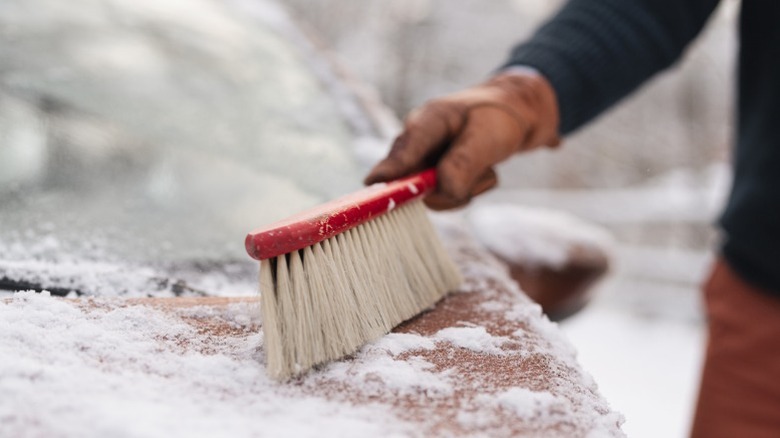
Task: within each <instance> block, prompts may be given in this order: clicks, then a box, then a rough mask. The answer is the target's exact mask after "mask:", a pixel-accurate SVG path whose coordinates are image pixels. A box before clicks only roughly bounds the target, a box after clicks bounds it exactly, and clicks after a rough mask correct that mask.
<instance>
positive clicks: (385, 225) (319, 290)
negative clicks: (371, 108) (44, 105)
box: [246, 169, 461, 380]
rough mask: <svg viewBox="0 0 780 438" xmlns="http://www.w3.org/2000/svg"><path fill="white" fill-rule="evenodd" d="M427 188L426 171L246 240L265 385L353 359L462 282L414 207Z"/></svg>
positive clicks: (419, 206)
mask: <svg viewBox="0 0 780 438" xmlns="http://www.w3.org/2000/svg"><path fill="white" fill-rule="evenodd" d="M435 187H436V172H435V170H433V169H430V170H426V171H423V172H421V173H419V174H416V175H413V176H410V177H406V178H403V179H399V180H396V181H392V182H389V183H380V184H374V185H372V186H370V187H367V188H365V189H363V190H361V191H358V192H356V193H353V194H351V195H347V196H345V197H342V198H339V199H336V200H334V201H331V202H329V203H326V204H324V205H321V206H319V207H316V208H314V209H312V210H309V211H305V212H303V213H300V214H297V215H295V216H292V217H290V218H288V219H286V220H282V221H280V222H276V223H274V224H271V225H269V226H267V227H264V228H260V229H257V230H254V231H252V232H251V233H249V235H247V237H246V249H247V252H248V253H249V255H250V256H251V257H252V258H255V259H257V260H260V294H261V303H262V309H263V335H264V344H265V354H266V367H267V370H268V373H269V374H270V375H271V376H272V377H273V378H275V379H277V380H284V379H287V378H289V377H291V376H294V375H297V374H300V373H303V372H305V371H307V370H309V369H310V368H312V367H313V366H315V365H317V364H320V363H323V362H327V361H331V360H335V359H339V358H342V357H344V356H346V355H349V354H352V353H354V352H355V351H356V350H357V349H358V348H360V347H361V346H362V345H363V344H365V343H366V342H369V341H372V340H374V339H377V338H378V337H380V336H382V335H384V334H386V333H388V332H389V331H390V330H391V329H392V328H393V327H395V326H396V325H398V324H400V323H401V322H403V321H405V320H407V319H409V318H411V317H412V316H415V315H416V314H418V313H420V312H421V311H423V310H425V309H426V308H428V307H430V306H431V305H433V304H434V303H435V302H436V301H438V300H439V299H440V298H441V297H442V296H444V294H445V293H446V292H447V291H449V290H452V289H454V288H456V287H457V286H458V285H459V284H460V282H461V277H460V274H459V272H458V269H457V268H456V266H455V264H454V263H453V262H452V261H451V260H450V258H449V257H448V255H447V253H446V252H445V251H444V248H443V247H442V245H441V242H440V241H439V239H438V236H437V234H436V231H435V230H434V228H433V225H432V224H431V222H430V220H429V219H428V217H427V215H426V212H425V207H424V205H423V203H422V198H423V197H424V196H425V195H426V194H427V193H429V192H430V191H432V190H433V189H434V188H435Z"/></svg>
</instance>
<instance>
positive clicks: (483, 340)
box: [435, 327, 510, 354]
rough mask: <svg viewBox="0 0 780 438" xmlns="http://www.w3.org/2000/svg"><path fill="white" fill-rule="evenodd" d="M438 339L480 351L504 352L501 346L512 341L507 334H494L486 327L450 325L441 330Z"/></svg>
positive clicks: (437, 334)
mask: <svg viewBox="0 0 780 438" xmlns="http://www.w3.org/2000/svg"><path fill="white" fill-rule="evenodd" d="M435 337H436V339H440V340H443V341H447V342H449V343H451V344H452V345H454V346H456V347H460V348H467V349H469V350H472V351H476V352H478V353H487V354H502V353H503V352H504V351H503V350H502V349H501V346H502V345H504V344H506V343H507V342H509V341H510V339H509V338H507V337H505V336H493V335H491V334H490V333H488V332H487V330H486V329H485V327H449V328H446V329H442V330H439V332H438V333H436V336H435Z"/></svg>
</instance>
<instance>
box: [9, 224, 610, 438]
mask: <svg viewBox="0 0 780 438" xmlns="http://www.w3.org/2000/svg"><path fill="white" fill-rule="evenodd" d="M445 222H446V221H445ZM451 225H452V224H449V225H448V224H446V223H445V224H444V225H443V228H442V232H443V233H445V234H446V235H448V238H447V239H446V242H447V244H448V245H450V248H449V249H450V251H451V253H452V254H453V256H454V257H455V260H456V262H457V263H458V264H459V265H460V266H462V267H464V268H466V267H467V269H464V271H467V272H468V275H467V277H466V282H465V284H464V285H463V287H462V289H461V290H460V291H459V293H454V294H450V295H449V296H448V297H447V298H445V299H444V300H443V301H442V302H440V303H439V304H438V305H437V306H436V307H435V308H433V309H431V310H429V311H428V312H426V313H424V314H423V315H422V316H420V317H419V318H416V319H415V320H412V321H410V322H408V323H406V324H404V325H403V326H402V327H400V328H399V329H398V330H397V331H396V332H394V333H391V334H389V335H387V336H384V337H382V338H380V339H378V340H377V341H374V342H371V343H369V344H367V345H366V346H364V347H363V348H362V349H361V350H360V351H358V352H357V353H356V354H355V355H353V356H352V357H349V358H346V359H345V360H342V361H336V362H333V363H330V364H327V365H325V366H322V367H320V368H319V369H316V370H314V371H313V372H311V373H309V374H307V375H306V376H304V377H302V378H300V379H296V380H293V381H291V382H288V383H277V382H274V381H271V380H270V379H269V378H268V377H267V376H266V374H265V369H264V366H263V361H264V352H263V348H262V342H263V336H262V332H261V331H260V324H261V323H262V321H261V320H260V317H259V315H260V312H259V311H258V310H259V309H258V308H257V305H256V303H254V302H251V301H243V302H240V303H233V304H229V305H227V306H225V307H223V308H219V307H214V306H210V307H209V306H199V307H189V308H188V307H181V308H173V309H167V310H165V309H164V308H162V307H150V306H148V305H141V304H140V302H139V301H128V300H122V299H118V298H116V297H101V298H93V299H79V300H63V299H60V298H55V297H51V296H49V295H48V294H47V293H43V294H36V293H33V292H19V293H17V294H15V295H14V296H13V297H12V298H10V299H7V300H4V301H0V358H3V360H2V361H0V393H2V394H3V397H2V398H0V419H2V420H1V421H0V435H1V436H54V437H58V436H63V437H70V436H79V437H87V438H88V437H99V436H124V437H156V436H160V437H162V436H165V437H179V436H187V437H200V436H204V437H205V436H233V437H250V436H251V437H255V436H260V437H262V436H303V437H306V436H452V435H484V436H512V435H516V434H518V433H521V431H522V433H527V434H528V435H529V436H571V435H580V436H584V435H587V434H589V433H590V434H595V435H594V436H606V437H609V436H623V435H622V433H621V432H620V430H619V424H620V423H621V422H622V417H621V416H620V414H619V413H617V412H614V411H613V410H612V409H610V408H609V405H608V404H607V403H606V402H605V401H604V399H603V398H602V397H601V396H600V394H599V391H598V388H597V387H596V384H595V383H594V381H593V379H592V378H591V377H590V376H589V375H588V374H587V373H586V372H585V371H584V370H583V369H582V368H581V367H580V366H579V364H578V363H577V360H576V356H575V354H574V353H573V350H572V348H571V347H570V346H569V345H568V342H567V341H566V340H565V339H564V338H563V337H562V335H561V334H560V331H559V330H558V328H557V326H556V325H555V324H553V323H550V322H549V321H548V320H547V319H546V318H545V317H543V316H542V315H541V311H540V309H539V307H538V306H536V305H535V304H533V303H531V302H530V301H529V300H528V298H527V297H525V296H524V295H523V294H522V293H521V292H520V291H519V290H518V289H517V287H516V286H515V285H514V283H512V282H511V281H509V278H508V276H507V274H506V271H505V268H504V267H503V266H502V265H501V264H499V263H498V262H497V261H496V260H495V259H493V258H491V257H490V256H489V255H488V254H487V253H486V252H485V251H484V249H481V248H479V247H478V246H476V245H475V244H474V243H473V242H470V241H468V240H467V234H466V232H465V230H463V228H462V227H458V226H451ZM488 285H489V286H488ZM483 303H491V304H489V305H482V304H483ZM42 407H45V409H42Z"/></svg>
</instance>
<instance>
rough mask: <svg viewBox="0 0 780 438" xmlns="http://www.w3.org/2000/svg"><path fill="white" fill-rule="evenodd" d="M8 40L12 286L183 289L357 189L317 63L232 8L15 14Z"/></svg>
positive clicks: (50, 7)
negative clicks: (289, 221)
mask: <svg viewBox="0 0 780 438" xmlns="http://www.w3.org/2000/svg"><path fill="white" fill-rule="evenodd" d="M275 19H277V20H278V19H279V17H276V18H275ZM0 31H2V33H3V38H2V40H1V41H2V42H0V59H2V62H0V278H2V279H4V281H6V282H8V281H9V280H13V281H16V284H17V286H18V285H19V284H22V285H25V284H27V283H29V285H30V286H35V285H42V286H43V287H48V288H55V289H58V290H59V289H62V290H65V291H67V290H70V289H74V290H80V291H84V292H88V293H125V292H127V293H130V292H131V290H132V289H134V288H145V289H147V290H146V291H145V292H144V291H139V293H141V292H143V293H146V292H148V291H150V290H154V289H164V290H167V291H174V292H175V291H176V290H177V288H176V286H175V284H178V285H179V289H184V290H185V291H186V290H188V289H187V288H188V287H191V286H189V284H191V283H192V281H190V282H189V283H187V281H186V278H187V276H188V275H189V274H193V273H197V274H203V273H204V272H207V271H209V270H220V269H221V270H223V271H224V270H225V269H227V268H225V267H226V266H232V265H231V264H234V265H235V266H239V267H240V268H235V267H234V268H230V269H233V270H236V269H238V270H239V271H241V272H243V270H244V269H248V268H247V263H250V262H249V261H247V260H246V255H245V254H244V250H243V246H242V243H243V237H244V235H245V234H246V233H247V232H248V231H250V230H251V229H252V228H254V227H257V226H260V225H262V224H264V223H267V222H270V221H273V220H276V219H279V218H282V217H284V216H287V215H289V214H292V213H294V212H295V211H297V210H300V209H303V208H305V207H309V206H311V205H314V204H317V203H319V202H322V201H324V200H326V199H329V198H332V197H334V196H336V195H338V194H342V193H345V192H346V191H349V190H351V189H354V188H355V187H357V185H358V182H359V179H360V178H359V176H360V171H359V169H358V164H357V163H356V162H355V160H354V158H353V154H352V149H351V148H352V146H353V140H354V138H353V137H354V134H353V133H352V132H351V131H350V129H349V125H348V123H347V121H346V120H345V116H344V114H343V112H341V111H339V108H338V105H339V102H338V101H337V100H336V99H335V98H334V97H333V95H332V94H331V93H329V92H328V91H327V89H326V88H325V87H323V85H322V82H321V81H320V80H319V79H318V77H317V75H316V74H315V73H316V72H315V71H314V70H313V69H312V67H311V63H310V62H309V60H308V59H307V56H308V55H306V54H305V52H304V51H301V50H300V49H299V48H298V47H297V46H296V45H295V44H292V43H291V42H290V41H288V39H286V38H285V37H284V36H283V35H282V34H280V33H279V32H278V31H277V30H275V29H274V26H273V23H272V22H271V23H266V24H264V23H262V22H258V21H257V20H255V19H249V18H248V17H247V16H245V15H244V14H242V13H240V11H239V10H237V9H236V8H234V7H232V6H231V4H230V3H229V2H219V1H209V0H165V1H158V0H104V1H97V0H93V1H81V2H78V6H76V4H74V3H72V2H61V1H56V0H3V1H2V2H0ZM251 266H254V265H251ZM252 269H254V267H252ZM223 273H224V272H223ZM193 275H194V274H193ZM150 278H153V279H154V281H153V283H154V284H150V283H149V281H150V280H149V279H150ZM177 278H179V279H180V278H185V280H183V282H181V281H180V282H178V283H177V281H178V280H176V279H177ZM140 279H143V280H140ZM201 280H202V281H201V283H200V285H199V287H198V288H195V287H191V288H192V290H201V291H205V293H212V292H213V291H214V290H216V289H220V287H223V288H224V285H222V286H220V287H217V286H216V285H214V284H210V283H209V281H211V280H208V279H206V280H203V279H201ZM212 280H213V279H212ZM25 281H26V282H27V283H25ZM252 281H254V275H252ZM185 283H186V284H185ZM196 283H197V282H196ZM212 283H213V281H212ZM183 284H184V286H182V285H183ZM228 289H229V287H228ZM228 292H229V291H227V292H225V293H228Z"/></svg>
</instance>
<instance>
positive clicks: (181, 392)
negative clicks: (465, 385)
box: [0, 292, 404, 437]
mask: <svg viewBox="0 0 780 438" xmlns="http://www.w3.org/2000/svg"><path fill="white" fill-rule="evenodd" d="M103 303H104V302H101V301H100V300H97V301H96V302H95V307H94V308H92V309H89V312H85V311H84V310H82V309H79V308H78V307H76V306H74V305H72V304H71V303H68V302H65V301H63V300H59V299H53V298H51V297H49V296H47V295H46V294H35V293H32V292H23V293H19V294H16V295H15V296H14V298H13V300H12V301H11V302H10V303H7V304H5V305H0V321H1V322H0V332H1V333H2V337H1V338H0V357H2V358H4V360H3V361H2V362H0V392H2V393H3V397H2V398H1V399H0V418H2V419H3V421H2V422H0V435H3V436H79V437H103V436H125V437H158V436H159V437H171V436H188V437H209V436H233V437H250V436H269V437H273V436H334V435H339V436H354V437H361V436H377V435H380V434H383V433H384V432H385V431H386V430H388V428H389V427H390V424H389V423H392V424H393V427H390V430H394V431H399V432H403V431H404V422H403V421H401V420H399V419H397V418H393V416H392V414H391V413H389V412H387V411H386V409H384V408H382V407H379V406H371V405H364V406H348V407H347V406H346V405H345V403H343V402H338V401H333V400H328V399H325V398H322V397H314V396H306V395H304V394H301V393H300V391H294V390H290V391H280V390H279V386H278V384H276V383H274V382H271V381H270V380H269V379H268V378H267V377H266V376H265V372H264V369H263V368H262V367H260V366H258V361H259V360H260V359H261V358H260V357H259V356H258V355H259V354H260V353H259V352H258V351H257V349H256V345H258V343H260V342H261V340H262V335H261V334H260V332H257V331H253V332H247V333H245V337H243V338H237V339H236V338H231V337H225V338H221V339H214V338H212V337H209V336H203V335H200V334H199V333H198V332H197V330H196V329H195V328H194V327H192V326H190V325H188V324H186V323H184V322H182V320H180V319H178V318H175V317H171V315H169V314H166V313H164V312H161V311H158V310H154V309H151V308H148V307H142V306H128V307H107V308H103V307H102V305H103ZM234 312H238V313H241V312H242V309H240V308H239V309H234ZM235 327H236V328H237V329H239V330H247V329H248V328H249V326H246V325H245V324H242V323H241V322H240V320H238V321H235ZM9 358H13V360H9ZM285 392H287V394H285ZM271 393H273V397H268V395H269V394H271Z"/></svg>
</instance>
